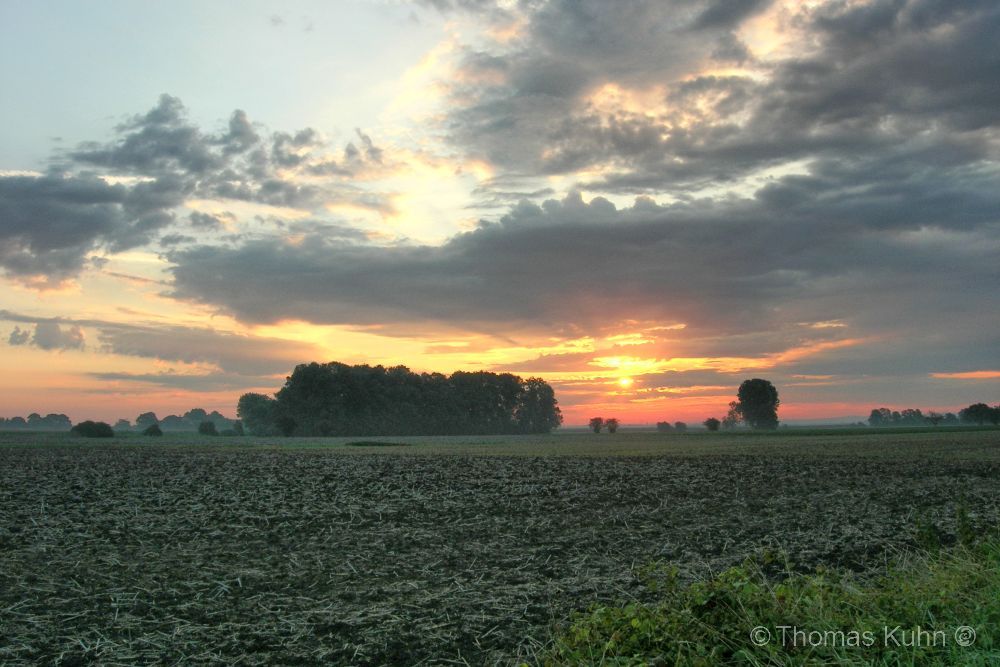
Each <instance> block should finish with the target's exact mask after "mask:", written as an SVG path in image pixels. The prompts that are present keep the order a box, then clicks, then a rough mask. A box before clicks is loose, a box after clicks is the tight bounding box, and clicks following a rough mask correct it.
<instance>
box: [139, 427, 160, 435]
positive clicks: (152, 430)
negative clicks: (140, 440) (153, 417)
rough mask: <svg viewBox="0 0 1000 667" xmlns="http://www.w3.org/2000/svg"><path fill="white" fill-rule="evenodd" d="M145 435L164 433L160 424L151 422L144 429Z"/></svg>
mask: <svg viewBox="0 0 1000 667" xmlns="http://www.w3.org/2000/svg"><path fill="white" fill-rule="evenodd" d="M142 434H143V435H163V430H162V429H161V428H160V425H159V424H150V425H149V426H147V427H146V428H145V429H143V431H142Z"/></svg>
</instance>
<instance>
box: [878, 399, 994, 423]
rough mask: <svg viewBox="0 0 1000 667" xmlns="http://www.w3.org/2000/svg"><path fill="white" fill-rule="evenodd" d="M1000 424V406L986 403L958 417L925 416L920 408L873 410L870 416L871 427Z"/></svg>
mask: <svg viewBox="0 0 1000 667" xmlns="http://www.w3.org/2000/svg"><path fill="white" fill-rule="evenodd" d="M986 423H989V424H993V425H994V426H996V425H998V424H1000V405H996V406H993V407H990V406H989V405H987V404H986V403H973V404H972V405H970V406H968V407H966V408H962V409H961V410H959V411H958V414H957V415H956V414H955V413H954V412H947V413H945V414H943V415H942V414H940V413H938V412H934V411H933V410H932V411H930V412H928V413H927V414H924V413H923V412H921V411H920V409H919V408H907V409H906V410H890V409H889V408H873V409H872V411H871V414H870V415H868V425H869V426H927V425H928V424H930V425H931V426H938V425H939V424H944V425H945V426H957V425H959V424H978V425H980V426H982V425H983V424H986Z"/></svg>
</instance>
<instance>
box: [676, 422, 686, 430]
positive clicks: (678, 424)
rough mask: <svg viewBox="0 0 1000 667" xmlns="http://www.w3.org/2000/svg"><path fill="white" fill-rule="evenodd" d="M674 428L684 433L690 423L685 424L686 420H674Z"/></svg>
mask: <svg viewBox="0 0 1000 667" xmlns="http://www.w3.org/2000/svg"><path fill="white" fill-rule="evenodd" d="M674 430H675V431H677V432H678V433H683V432H684V431H686V430H688V425H687V424H685V423H684V422H674Z"/></svg>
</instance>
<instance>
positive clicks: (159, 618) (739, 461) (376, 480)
mask: <svg viewBox="0 0 1000 667" xmlns="http://www.w3.org/2000/svg"><path fill="white" fill-rule="evenodd" d="M998 478H1000V463H997V462H976V461H940V460H939V461H933V462H932V461H928V460H922V459H915V460H908V459H907V458H906V457H898V458H884V459H856V458H846V457H841V458H810V459H802V458H796V457H776V456H753V455H727V456H709V457H642V458H638V457H524V456H518V457H513V456H462V455H449V456H419V455H410V456H397V455H392V454H384V453H371V454H369V453H364V452H361V453H359V452H357V450H355V453H354V454H352V455H343V454H340V453H337V452H333V451H325V450H322V449H317V450H289V451H281V450H273V449H241V448H228V449H227V448H213V449H204V450H199V449H191V448H183V449H178V448H171V447H170V446H166V445H155V446H143V447H119V446H115V445H109V446H87V447H73V446H46V447H14V448H0V480H2V484H0V517H2V519H0V562H2V563H3V566H2V568H0V662H4V663H11V664H17V663H19V662H23V663H35V662H52V661H56V662H60V663H62V664H83V663H87V662H91V661H93V660H99V661H100V662H101V663H103V664H134V663H139V662H141V663H156V662H162V663H177V662H191V663H198V662H211V661H226V662H233V661H237V660H239V661H241V664H267V663H274V662H279V663H282V664H312V663H317V662H321V661H322V662H328V663H331V664H413V663H416V662H418V661H421V660H425V661H428V662H431V663H443V662H455V663H461V662H462V661H468V662H469V663H470V664H486V663H501V664H503V663H508V662H511V661H513V660H515V659H518V658H519V657H520V658H524V657H528V656H530V655H531V654H532V652H533V651H534V650H536V649H537V648H538V645H539V644H540V643H541V642H543V641H544V640H545V638H546V636H547V635H548V633H549V630H550V628H551V626H552V623H553V622H554V621H555V620H557V619H560V618H562V617H563V616H564V615H565V614H566V613H567V612H569V611H570V610H572V609H575V608H582V607H586V606H587V605H588V604H590V603H592V602H594V601H597V600H608V599H617V600H620V599H622V598H628V597H637V598H640V599H641V598H643V597H644V596H646V595H648V592H647V591H645V590H644V589H643V588H642V586H641V585H640V584H639V583H638V582H637V580H636V579H635V578H634V577H633V575H632V572H631V568H632V567H633V566H634V565H643V564H645V563H648V562H650V561H654V560H665V561H670V562H673V563H676V564H679V565H680V566H681V567H682V568H683V569H685V570H686V571H688V572H689V573H694V572H698V571H704V570H705V569H709V568H711V569H719V568H722V567H724V566H727V565H730V564H732V563H735V562H738V561H739V560H741V559H742V558H744V557H746V556H748V555H751V554H753V553H755V552H757V551H758V550H760V549H761V548H762V547H770V548H778V549H784V550H786V551H787V552H788V553H789V554H790V556H791V557H792V559H793V560H794V561H795V563H797V564H798V565H799V566H800V567H803V568H807V567H812V566H815V565H818V564H835V565H840V566H846V567H851V568H855V569H864V568H865V567H866V566H870V565H872V564H873V563H877V562H878V561H879V560H880V559H881V558H883V557H884V556H885V554H886V550H887V549H892V548H895V547H904V546H907V545H908V544H910V543H911V539H912V536H913V534H914V527H915V525H916V523H917V522H918V521H924V522H931V523H933V524H935V525H937V526H938V527H939V528H941V529H942V530H943V531H944V532H945V533H946V534H948V533H953V532H954V525H953V522H954V516H955V507H956V503H958V502H959V499H960V498H961V499H963V501H962V502H964V504H965V505H966V506H967V507H968V508H969V510H970V513H971V514H972V516H973V517H974V519H975V520H976V521H978V522H980V523H981V524H982V525H987V524H995V523H996V520H997V519H998V518H1000V498H998V494H997V493H996V489H997V481H998Z"/></svg>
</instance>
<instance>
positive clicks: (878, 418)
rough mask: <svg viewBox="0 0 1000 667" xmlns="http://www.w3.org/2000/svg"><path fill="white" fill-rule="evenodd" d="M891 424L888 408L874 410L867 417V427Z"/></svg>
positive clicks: (890, 413) (890, 414)
mask: <svg viewBox="0 0 1000 667" xmlns="http://www.w3.org/2000/svg"><path fill="white" fill-rule="evenodd" d="M891 423H892V412H891V411H890V410H889V408H874V409H873V410H872V412H871V414H870V415H868V425H869V426H888V425H889V424H891Z"/></svg>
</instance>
